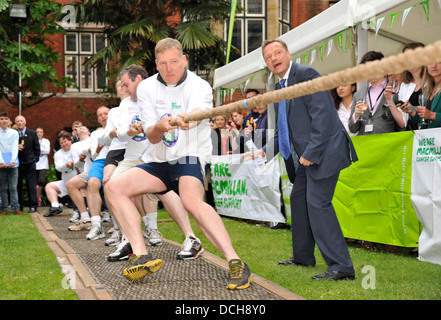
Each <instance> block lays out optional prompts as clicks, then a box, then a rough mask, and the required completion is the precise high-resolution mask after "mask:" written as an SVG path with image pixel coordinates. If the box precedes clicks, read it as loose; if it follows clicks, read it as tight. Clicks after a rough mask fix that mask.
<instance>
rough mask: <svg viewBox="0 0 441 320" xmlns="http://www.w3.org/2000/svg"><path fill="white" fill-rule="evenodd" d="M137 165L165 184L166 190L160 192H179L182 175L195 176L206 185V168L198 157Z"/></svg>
mask: <svg viewBox="0 0 441 320" xmlns="http://www.w3.org/2000/svg"><path fill="white" fill-rule="evenodd" d="M137 167H138V168H140V169H143V170H144V171H146V172H148V173H150V174H151V175H153V176H155V177H156V178H158V179H159V180H161V181H162V182H163V183H164V184H165V186H166V190H164V191H163V192H158V194H165V193H167V192H169V191H175V192H176V193H177V194H179V190H178V179H179V178H180V177H182V176H192V177H195V178H197V179H198V180H199V181H201V183H202V186H204V169H203V168H202V166H201V163H200V162H199V158H197V157H184V158H180V159H178V160H176V161H173V162H150V163H143V164H140V165H138V166H137Z"/></svg>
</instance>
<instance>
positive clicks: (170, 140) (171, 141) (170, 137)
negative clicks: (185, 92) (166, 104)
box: [161, 113, 179, 148]
mask: <svg viewBox="0 0 441 320" xmlns="http://www.w3.org/2000/svg"><path fill="white" fill-rule="evenodd" d="M171 116H172V115H171V114H170V113H165V114H164V115H163V116H162V117H161V119H164V118H167V117H171ZM178 138H179V128H177V129H175V130H173V131H170V132H165V133H164V135H163V136H162V141H163V142H164V144H165V145H166V146H167V147H169V148H171V147H173V146H174V145H175V144H176V142H177V141H178Z"/></svg>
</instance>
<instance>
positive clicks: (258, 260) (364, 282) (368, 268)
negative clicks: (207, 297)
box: [158, 210, 441, 300]
mask: <svg viewBox="0 0 441 320" xmlns="http://www.w3.org/2000/svg"><path fill="white" fill-rule="evenodd" d="M158 219H169V216H168V214H167V212H165V211H163V210H160V211H159V215H158ZM223 221H224V223H225V226H226V228H227V230H228V232H229V234H230V237H231V239H232V242H233V246H234V248H235V249H236V252H237V253H238V254H239V256H240V257H241V258H242V259H243V260H244V261H245V262H247V263H248V265H249V266H250V269H251V271H252V272H253V273H255V274H258V275H259V276H261V277H263V278H266V279H268V280H269V281H272V282H274V283H277V284H278V285H280V286H282V287H285V288H287V289H288V290H291V291H292V292H294V293H296V294H298V295H300V296H302V297H304V298H306V299H311V300H439V299H441V277H440V274H441V266H440V265H436V264H431V263H428V262H422V261H419V260H418V259H417V258H416V256H411V255H409V254H408V252H409V251H410V249H408V248H400V250H399V253H395V254H392V253H388V252H385V251H383V250H378V251H377V252H374V251H366V250H359V249H358V248H357V247H355V246H349V251H350V255H351V257H352V260H353V263H354V267H355V271H356V280H354V281H338V282H334V281H317V280H313V279H311V277H312V276H314V275H317V274H320V273H322V272H325V271H326V270H327V266H326V264H325V262H324V260H323V259H322V257H321V255H320V252H319V251H318V249H316V260H317V265H316V266H315V267H314V268H312V267H300V266H280V265H278V264H277V261H279V260H285V259H288V258H289V257H291V256H292V246H291V232H290V231H289V230H280V229H279V230H273V229H270V228H268V227H266V226H262V225H256V224H250V223H245V222H243V221H236V220H235V219H230V218H223ZM191 223H192V227H193V231H194V232H195V233H196V236H198V237H199V238H200V239H201V240H202V244H203V246H204V248H205V250H207V251H209V252H211V253H214V254H216V255H218V256H220V257H222V258H224V257H223V255H222V254H221V253H220V252H219V251H218V250H217V249H215V248H214V247H213V246H212V245H211V243H209V241H208V240H207V239H206V238H205V237H204V236H203V235H202V233H201V231H200V230H199V228H198V227H197V224H196V223H195V222H194V220H193V219H191ZM158 227H159V230H160V232H161V233H162V235H163V236H164V237H165V238H167V239H170V240H173V241H176V242H179V243H182V241H183V240H184V237H183V235H182V232H181V231H180V229H179V228H178V227H177V226H176V224H175V223H159V225H158Z"/></svg>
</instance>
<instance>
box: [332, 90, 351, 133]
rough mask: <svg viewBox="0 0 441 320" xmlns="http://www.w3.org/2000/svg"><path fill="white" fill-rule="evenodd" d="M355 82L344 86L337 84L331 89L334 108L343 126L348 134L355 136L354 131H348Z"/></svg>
mask: <svg viewBox="0 0 441 320" xmlns="http://www.w3.org/2000/svg"><path fill="white" fill-rule="evenodd" d="M356 87H357V86H356V84H355V83H354V84H348V85H346V86H339V87H338V88H335V89H333V90H331V94H332V97H333V98H334V104H335V109H337V112H338V116H339V117H340V120H341V122H342V123H343V126H344V127H345V129H346V131H347V132H348V134H349V135H350V136H355V135H356V133H352V132H351V131H349V128H348V122H349V115H350V114H351V106H352V100H353V97H354V92H355V89H356Z"/></svg>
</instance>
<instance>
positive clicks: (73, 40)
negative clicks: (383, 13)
mask: <svg viewBox="0 0 441 320" xmlns="http://www.w3.org/2000/svg"><path fill="white" fill-rule="evenodd" d="M60 2H61V3H63V4H65V5H69V4H70V3H71V2H72V1H69V0H61V1H60ZM333 2H337V1H328V0H326V1H325V0H238V4H239V5H241V6H242V7H243V8H245V12H243V13H241V14H238V15H237V16H236V20H235V29H234V35H233V45H234V46H236V47H237V48H239V49H240V53H239V54H236V56H235V57H232V60H234V59H235V58H238V57H240V56H242V55H246V54H247V53H249V52H251V51H252V50H254V49H256V48H258V47H260V45H261V43H262V40H263V39H267V38H276V37H278V36H280V35H281V34H283V33H285V32H287V31H289V30H290V29H292V28H294V27H296V26H298V25H300V24H302V23H303V22H305V21H307V20H308V19H310V18H311V17H313V16H315V15H316V14H318V13H320V12H321V11H323V10H325V9H327V8H328V7H329V6H330V5H332V3H333ZM227 26H228V21H225V23H224V24H223V26H217V27H216V31H215V32H216V33H218V34H222V35H223V36H224V38H225V39H226V38H227ZM101 30H102V29H101V28H100V26H97V25H85V26H82V27H81V28H79V26H78V25H77V26H76V27H75V28H69V29H67V34H66V35H63V34H58V35H56V36H53V37H52V40H53V46H54V49H55V50H56V51H58V52H60V53H61V61H60V62H58V63H57V64H56V65H55V69H56V70H57V72H58V73H59V74H60V75H66V76H70V77H71V78H72V79H74V81H75V82H76V84H77V86H78V87H79V89H74V88H65V89H63V90H58V92H57V96H56V97H53V98H50V99H47V100H45V101H43V102H41V103H40V104H38V105H35V106H33V107H31V108H28V109H26V110H24V111H23V112H22V115H23V116H24V117H25V118H26V120H27V125H28V127H29V128H32V129H35V128H36V127H37V126H42V127H43V128H44V130H45V137H46V138H48V139H49V140H50V141H51V146H52V148H53V145H54V141H55V136H56V133H57V131H58V130H59V129H61V128H64V129H66V130H69V131H70V128H71V125H72V123H73V122H74V121H75V120H81V121H82V122H83V124H84V125H86V126H88V127H90V128H93V127H94V126H95V125H96V124H95V123H92V122H89V121H88V119H87V118H86V116H84V115H82V113H81V111H80V108H79V107H80V106H81V110H82V111H85V112H86V113H91V114H94V112H95V110H96V108H97V107H98V106H100V105H102V104H106V102H105V99H104V98H103V95H100V94H99V92H100V90H101V88H102V87H103V86H104V85H105V84H107V83H108V81H109V80H108V79H106V78H105V77H104V67H102V68H97V69H90V68H89V67H87V66H83V65H82V62H83V60H84V59H86V58H87V57H89V56H91V55H92V54H94V53H95V52H97V51H98V50H100V48H102V46H105V45H106V43H105V38H104V36H103V34H102V33H101ZM113 98H114V97H113ZM113 98H112V99H113ZM238 98H239V99H241V98H242V97H238ZM0 109H1V110H5V111H7V112H9V114H10V115H11V118H12V119H13V118H15V116H16V115H18V108H17V107H12V106H10V105H8V104H7V103H6V102H5V101H0ZM51 161H52V159H51Z"/></svg>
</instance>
